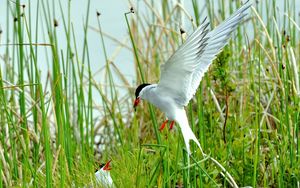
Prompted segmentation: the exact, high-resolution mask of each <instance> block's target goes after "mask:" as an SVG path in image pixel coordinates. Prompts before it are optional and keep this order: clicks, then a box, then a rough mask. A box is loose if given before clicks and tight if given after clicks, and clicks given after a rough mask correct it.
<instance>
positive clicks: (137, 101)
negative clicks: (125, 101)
mask: <svg viewBox="0 0 300 188" xmlns="http://www.w3.org/2000/svg"><path fill="white" fill-rule="evenodd" d="M148 85H151V84H148V83H144V84H141V85H139V86H138V87H137V88H136V90H135V100H134V105H133V108H134V111H136V107H137V105H138V104H139V103H140V101H141V98H140V92H141V91H142V89H143V88H144V87H146V86H148Z"/></svg>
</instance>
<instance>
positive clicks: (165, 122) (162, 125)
mask: <svg viewBox="0 0 300 188" xmlns="http://www.w3.org/2000/svg"><path fill="white" fill-rule="evenodd" d="M168 121H169V120H165V121H164V122H163V123H162V124H161V126H160V128H159V131H162V130H163V129H164V128H165V126H166V124H167V123H168Z"/></svg>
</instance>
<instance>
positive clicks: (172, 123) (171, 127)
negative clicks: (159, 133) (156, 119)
mask: <svg viewBox="0 0 300 188" xmlns="http://www.w3.org/2000/svg"><path fill="white" fill-rule="evenodd" d="M174 123H175V121H171V125H170V130H172V129H173V126H174Z"/></svg>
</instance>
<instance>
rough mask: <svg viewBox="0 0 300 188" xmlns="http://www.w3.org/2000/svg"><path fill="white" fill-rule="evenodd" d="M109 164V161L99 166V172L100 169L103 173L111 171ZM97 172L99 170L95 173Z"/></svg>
mask: <svg viewBox="0 0 300 188" xmlns="http://www.w3.org/2000/svg"><path fill="white" fill-rule="evenodd" d="M110 162H111V160H109V161H108V162H107V163H101V164H100V165H99V167H100V170H101V169H102V170H103V171H110V170H111V167H110ZM98 170H99V169H96V170H95V172H97V171H98Z"/></svg>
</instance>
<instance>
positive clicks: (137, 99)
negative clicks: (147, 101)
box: [133, 97, 141, 111]
mask: <svg viewBox="0 0 300 188" xmlns="http://www.w3.org/2000/svg"><path fill="white" fill-rule="evenodd" d="M140 101H141V98H140V97H138V98H136V99H135V100H134V104H133V108H134V111H136V107H137V105H138V104H139V103H140Z"/></svg>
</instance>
